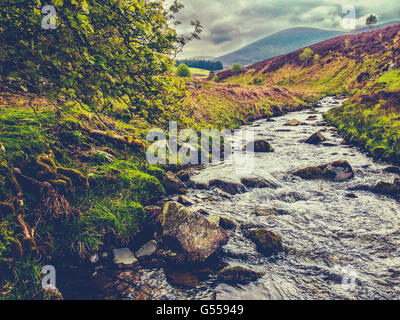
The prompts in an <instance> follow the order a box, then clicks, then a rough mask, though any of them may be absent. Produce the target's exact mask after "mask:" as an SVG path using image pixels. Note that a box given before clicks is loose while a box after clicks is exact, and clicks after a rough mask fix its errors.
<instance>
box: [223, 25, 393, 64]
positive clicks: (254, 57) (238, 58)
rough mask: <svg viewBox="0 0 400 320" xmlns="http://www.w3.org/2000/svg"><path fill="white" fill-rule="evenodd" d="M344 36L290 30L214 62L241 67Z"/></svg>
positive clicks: (327, 31) (379, 27)
mask: <svg viewBox="0 0 400 320" xmlns="http://www.w3.org/2000/svg"><path fill="white" fill-rule="evenodd" d="M395 23H396V22H388V23H384V24H380V25H376V26H372V27H363V28H358V29H355V30H352V31H351V32H349V34H358V33H362V32H367V31H371V30H378V29H382V28H385V27H387V26H390V25H393V24H395ZM345 34H346V32H340V31H335V30H323V29H316V28H290V29H286V30H283V31H280V32H277V33H275V34H272V35H270V36H267V37H265V38H263V39H261V40H258V41H256V42H253V43H251V44H249V45H247V46H245V47H243V48H241V49H239V50H236V51H234V52H231V53H228V54H226V55H223V56H221V57H218V58H216V59H215V60H220V61H222V62H223V63H224V66H225V67H230V66H231V65H232V64H234V63H240V64H241V65H243V66H247V65H249V64H252V63H255V62H258V61H261V60H265V59H269V58H273V57H276V56H279V55H282V54H286V53H289V52H291V51H294V50H297V49H299V48H304V47H307V46H310V45H313V44H316V43H319V42H322V41H324V40H327V39H330V38H333V37H336V36H340V35H345Z"/></svg>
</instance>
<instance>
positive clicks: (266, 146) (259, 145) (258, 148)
mask: <svg viewBox="0 0 400 320" xmlns="http://www.w3.org/2000/svg"><path fill="white" fill-rule="evenodd" d="M246 150H253V151H254V152H257V153H261V152H273V151H274V148H273V147H272V146H271V144H270V143H269V142H268V141H267V140H256V141H252V142H249V143H248V144H247V146H246Z"/></svg>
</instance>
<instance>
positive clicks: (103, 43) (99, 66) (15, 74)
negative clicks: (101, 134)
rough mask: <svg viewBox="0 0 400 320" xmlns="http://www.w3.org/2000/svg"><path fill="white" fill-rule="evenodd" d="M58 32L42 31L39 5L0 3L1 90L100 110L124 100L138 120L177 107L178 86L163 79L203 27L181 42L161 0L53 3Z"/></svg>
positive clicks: (36, 0)
mask: <svg viewBox="0 0 400 320" xmlns="http://www.w3.org/2000/svg"><path fill="white" fill-rule="evenodd" d="M46 4H51V5H53V6H54V7H55V9H56V22H57V28H56V29H55V30H51V29H49V30H45V29H43V28H42V20H43V18H45V14H42V13H41V9H42V5H43V4H42V3H41V2H40V0H12V1H11V0H0V86H1V87H2V89H3V90H4V89H5V90H9V91H10V90H24V91H30V92H33V93H37V94H44V95H46V97H47V98H49V99H51V100H57V101H58V102H60V101H68V100H74V101H77V102H78V103H80V104H81V105H82V104H83V105H85V106H87V107H88V108H90V109H91V110H100V111H102V110H106V109H107V108H110V107H111V106H112V104H113V101H118V100H119V99H123V100H124V101H125V102H127V103H128V104H129V105H130V108H131V111H132V112H134V113H137V114H140V115H142V116H146V117H151V116H157V115H159V114H160V113H161V112H162V110H163V108H165V107H166V106H172V105H179V101H180V100H181V99H182V98H183V97H184V95H185V90H184V88H183V85H182V84H181V83H180V82H179V81H177V80H175V79H173V78H172V77H168V76H165V75H166V74H167V73H168V72H170V71H171V70H172V68H173V65H174V63H173V57H174V56H175V55H176V54H177V53H178V52H179V51H180V50H182V47H183V46H184V45H185V44H186V43H187V42H188V41H190V40H191V39H194V38H198V37H199V36H198V35H199V33H200V32H201V29H202V27H201V25H200V23H199V22H198V21H196V22H192V25H193V26H194V31H193V33H192V34H190V35H188V36H179V35H178V34H177V33H176V31H175V29H174V26H175V25H176V24H178V23H179V22H177V21H176V20H175V18H174V15H175V14H176V13H177V12H178V11H179V10H180V9H181V8H182V7H183V6H182V4H180V3H178V2H177V1H175V2H174V3H173V4H172V6H170V7H169V9H165V8H166V4H165V1H164V0H154V1H148V0H51V1H48V2H47V3H46Z"/></svg>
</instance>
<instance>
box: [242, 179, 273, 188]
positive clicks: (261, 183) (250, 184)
mask: <svg viewBox="0 0 400 320" xmlns="http://www.w3.org/2000/svg"><path fill="white" fill-rule="evenodd" d="M240 182H241V183H242V184H244V185H245V186H246V187H247V188H249V189H254V188H277V187H278V186H277V184H276V183H274V182H272V181H267V180H265V179H260V178H242V179H240Z"/></svg>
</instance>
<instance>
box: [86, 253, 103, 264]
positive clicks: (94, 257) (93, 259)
mask: <svg viewBox="0 0 400 320" xmlns="http://www.w3.org/2000/svg"><path fill="white" fill-rule="evenodd" d="M99 260H100V258H99V255H98V254H97V253H95V254H93V255H91V256H90V257H89V261H90V262H91V263H93V264H95V263H97V262H99Z"/></svg>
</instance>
